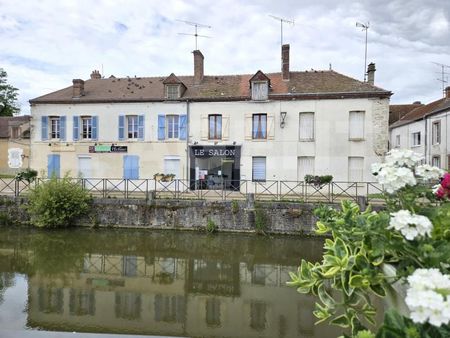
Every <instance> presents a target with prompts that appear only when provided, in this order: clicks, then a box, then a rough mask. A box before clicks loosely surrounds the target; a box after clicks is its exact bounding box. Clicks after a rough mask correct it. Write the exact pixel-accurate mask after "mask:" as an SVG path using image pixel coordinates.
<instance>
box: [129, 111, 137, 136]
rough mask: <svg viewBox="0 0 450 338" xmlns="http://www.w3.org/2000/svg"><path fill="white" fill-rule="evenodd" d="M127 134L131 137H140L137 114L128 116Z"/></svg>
mask: <svg viewBox="0 0 450 338" xmlns="http://www.w3.org/2000/svg"><path fill="white" fill-rule="evenodd" d="M127 136H128V138H129V139H137V138H138V117H137V116H136V115H128V116H127Z"/></svg>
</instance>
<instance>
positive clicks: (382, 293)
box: [370, 284, 386, 297]
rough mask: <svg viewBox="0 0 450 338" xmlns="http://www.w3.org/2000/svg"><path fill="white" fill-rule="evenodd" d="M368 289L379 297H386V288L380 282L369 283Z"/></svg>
mask: <svg viewBox="0 0 450 338" xmlns="http://www.w3.org/2000/svg"><path fill="white" fill-rule="evenodd" d="M370 289H371V290H372V291H373V292H374V293H375V294H376V295H377V296H379V297H386V290H385V289H384V287H383V286H381V285H380V284H375V285H370Z"/></svg>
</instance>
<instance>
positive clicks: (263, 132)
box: [252, 114, 267, 139]
mask: <svg viewBox="0 0 450 338" xmlns="http://www.w3.org/2000/svg"><path fill="white" fill-rule="evenodd" d="M252 126H253V127H252V138H253V139H267V114H253V118H252Z"/></svg>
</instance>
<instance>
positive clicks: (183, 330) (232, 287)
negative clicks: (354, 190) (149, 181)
mask: <svg viewBox="0 0 450 338" xmlns="http://www.w3.org/2000/svg"><path fill="white" fill-rule="evenodd" d="M322 245H323V243H322V241H321V240H319V239H311V238H298V237H287V236H283V237H266V236H258V235H253V234H250V235H243V234H232V235H231V234H214V235H206V234H200V233H189V232H176V231H164V232H163V231H142V230H139V231H138V230H123V229H120V230H112V229H99V230H89V229H73V230H61V231H42V230H39V231H38V230H34V229H5V228H3V229H0V336H2V333H3V334H5V332H9V333H10V334H11V336H12V335H13V334H14V337H25V336H26V337H29V336H30V335H29V334H30V332H33V331H32V330H41V331H56V332H86V333H87V332H89V333H109V334H125V335H131V334H133V335H134V334H137V335H155V336H169V337H172V336H175V337H217V338H219V337H223V338H224V337H230V338H231V337H267V338H276V337H279V338H282V337H286V338H287V337H289V338H290V337H320V338H326V337H336V336H338V335H339V330H336V329H335V328H333V327H330V326H327V325H318V326H315V325H314V322H315V318H314V317H313V315H312V311H313V309H314V303H315V299H314V298H313V297H311V296H307V295H301V294H298V293H297V292H296V290H295V289H294V288H291V287H287V286H286V282H287V281H288V280H289V271H295V270H296V269H297V266H298V265H299V262H300V260H301V259H302V258H304V259H307V260H312V261H316V260H319V259H320V258H321V252H322ZM12 333H13V334H12ZM35 333H36V334H37V333H38V332H36V331H35ZM40 333H42V332H40ZM48 334H49V335H50V332H48ZM81 336H83V335H81Z"/></svg>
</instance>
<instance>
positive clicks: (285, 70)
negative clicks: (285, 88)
mask: <svg viewBox="0 0 450 338" xmlns="http://www.w3.org/2000/svg"><path fill="white" fill-rule="evenodd" d="M289 48H290V47H289V44H286V45H283V46H281V73H282V74H283V80H289Z"/></svg>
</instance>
